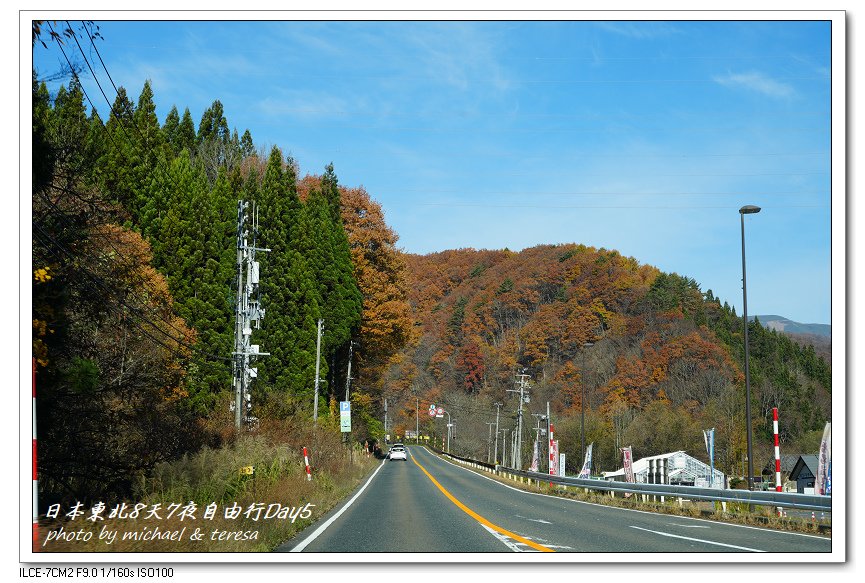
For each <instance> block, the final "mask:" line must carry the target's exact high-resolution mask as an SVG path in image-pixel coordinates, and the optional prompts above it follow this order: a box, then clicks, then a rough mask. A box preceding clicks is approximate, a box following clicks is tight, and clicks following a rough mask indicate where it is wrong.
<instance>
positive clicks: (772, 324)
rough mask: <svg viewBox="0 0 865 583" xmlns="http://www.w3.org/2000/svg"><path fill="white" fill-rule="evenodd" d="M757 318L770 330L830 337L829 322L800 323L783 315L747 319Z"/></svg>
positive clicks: (830, 327)
mask: <svg viewBox="0 0 865 583" xmlns="http://www.w3.org/2000/svg"><path fill="white" fill-rule="evenodd" d="M755 317H756V318H759V319H760V323H761V324H762V325H763V326H765V327H766V328H769V329H770V330H777V331H778V332H786V333H787V334H816V335H817V336H826V337H828V338H832V326H831V325H829V324H801V323H799V322H794V321H793V320H788V319H787V318H785V317H784V316H751V317H750V318H749V320H754V318H755Z"/></svg>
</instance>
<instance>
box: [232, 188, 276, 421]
mask: <svg viewBox="0 0 865 583" xmlns="http://www.w3.org/2000/svg"><path fill="white" fill-rule="evenodd" d="M248 209H249V203H248V202H245V201H243V200H239V201H237V282H236V283H237V298H236V303H235V306H234V352H232V354H231V356H232V359H231V362H232V376H233V379H234V380H233V385H234V399H233V401H232V403H231V407H230V408H231V410H232V411H233V412H234V426H235V429H238V430H239V429H240V428H241V426H242V425H243V424H244V423H245V424H246V426H247V428H248V429H250V430H252V429H253V428H254V427H255V425H256V423H257V422H258V418H256V417H253V416H252V415H251V414H250V412H251V410H252V395H251V394H250V391H249V387H250V384H251V383H252V379H254V378H256V377H257V376H258V369H257V368H254V367H252V366H251V364H252V361H253V359H254V358H257V357H259V356H267V355H268V354H270V353H269V352H261V351H260V350H259V347H258V345H257V344H252V329H253V326H255V328H256V329H259V328H261V320H262V319H263V318H264V308H263V307H261V288H260V269H259V264H258V261H256V260H255V252H256V251H270V249H262V248H258V247H256V246H255V244H256V240H257V236H258V208H257V207H256V206H255V205H253V208H252V217H251V222H252V245H249V243H248V237H249V235H250V233H249V231H247V230H246V222H247V210H248Z"/></svg>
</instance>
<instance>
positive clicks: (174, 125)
mask: <svg viewBox="0 0 865 583" xmlns="http://www.w3.org/2000/svg"><path fill="white" fill-rule="evenodd" d="M179 131H180V114H179V113H178V112H177V106H176V105H172V106H171V111H169V112H168V115H167V116H166V117H165V124H163V126H162V135H163V136H164V138H165V141H166V143H168V145H169V146H171V153H172V154H174V156H177V155H178V154H180V148H179V147H178V139H179Z"/></svg>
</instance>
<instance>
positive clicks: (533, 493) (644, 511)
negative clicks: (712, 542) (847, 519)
mask: <svg viewBox="0 0 865 583" xmlns="http://www.w3.org/2000/svg"><path fill="white" fill-rule="evenodd" d="M429 454H430V455H433V454H432V452H429ZM436 457H438V456H436ZM439 459H441V460H442V461H444V462H445V463H448V464H450V465H452V466H454V467H455V468H460V469H461V470H465V471H466V472H470V473H471V474H474V475H475V476H479V477H481V478H483V479H485V480H489V481H490V482H492V483H494V484H498V485H499V486H503V487H505V488H508V489H509V490H513V491H514V492H522V493H523V494H529V495H531V496H543V497H545V498H555V499H556V500H566V501H568V502H573V503H575V504H587V505H589V506H597V507H599V508H610V509H615V510H622V511H625V512H639V513H640V514H651V515H652V516H659V515H660V514H659V513H658V512H649V511H648V510H636V509H634V508H620V507H618V506H607V505H606V504H598V503H596V502H586V501H584V500H574V499H573V498H563V497H561V496H552V495H550V494H542V493H540V492H530V491H528V490H520V489H519V488H514V487H513V486H508V485H507V484H505V483H503V482H500V481H498V480H494V479H493V478H490V477H489V476H485V475H484V474H482V473H480V472H473V471H472V470H470V469H468V468H466V467H463V466H461V465H459V464H456V463H454V462H452V461H450V460H446V459H443V458H439ZM677 518H679V519H681V520H694V521H699V522H708V523H711V524H715V525H723V526H732V527H736V528H745V529H749V530H759V531H760V532H765V533H775V534H789V535H792V536H804V537H806V538H816V539H819V540H823V541H827V542H832V539H831V538H830V537H825V536H818V535H815V534H805V533H802V532H790V531H788V530H774V529H771V528H760V527H757V526H746V525H744V524H735V523H732V522H722V521H719V520H707V519H705V518H691V517H690V516H678V517H677Z"/></svg>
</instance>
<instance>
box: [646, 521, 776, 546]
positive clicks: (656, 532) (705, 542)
mask: <svg viewBox="0 0 865 583" xmlns="http://www.w3.org/2000/svg"><path fill="white" fill-rule="evenodd" d="M631 528H636V529H637V530H644V531H646V532H652V533H655V534H659V535H661V536H668V537H671V538H680V539H683V540H690V541H694V542H698V543H704V544H707V545H717V546H719V547H727V548H731V549H739V550H740V551H751V552H752V553H765V552H766V551H761V550H760V549H751V548H748V547H737V546H736V545H728V544H725V543H719V542H715V541H711V540H704V539H701V538H691V537H689V536H680V535H678V534H670V533H669V532H661V531H658V530H649V529H648V528H640V527H639V526H633V525H632V526H631Z"/></svg>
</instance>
